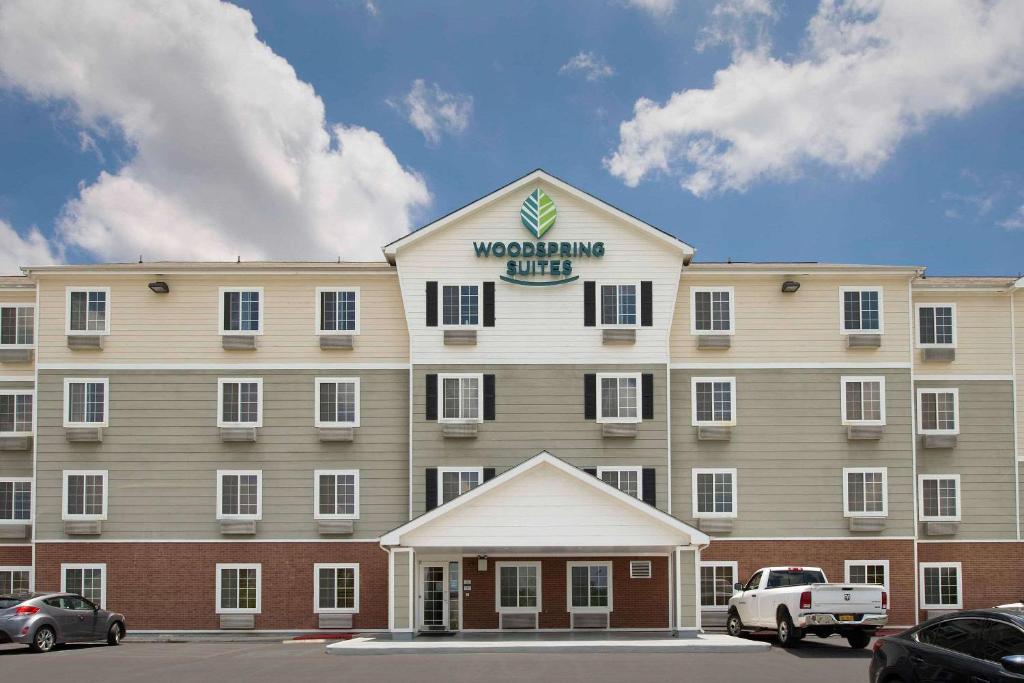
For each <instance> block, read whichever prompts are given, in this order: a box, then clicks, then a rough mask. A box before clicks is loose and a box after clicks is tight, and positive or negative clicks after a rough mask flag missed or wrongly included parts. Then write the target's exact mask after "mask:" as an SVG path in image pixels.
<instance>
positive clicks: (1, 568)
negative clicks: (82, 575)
mask: <svg viewBox="0 0 1024 683" xmlns="http://www.w3.org/2000/svg"><path fill="white" fill-rule="evenodd" d="M0 572H28V590H29V592H30V593H34V592H35V590H36V573H35V571H34V570H33V569H32V567H28V566H20V565H7V564H5V565H0ZM63 575H64V572H61V576H63Z"/></svg>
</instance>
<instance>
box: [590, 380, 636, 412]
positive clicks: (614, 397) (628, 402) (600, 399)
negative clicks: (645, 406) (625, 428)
mask: <svg viewBox="0 0 1024 683" xmlns="http://www.w3.org/2000/svg"><path fill="white" fill-rule="evenodd" d="M640 391H641V381H640V373H633V374H629V375H606V374H601V373H599V374H598V375H597V421H598V422H640V416H641V413H640Z"/></svg>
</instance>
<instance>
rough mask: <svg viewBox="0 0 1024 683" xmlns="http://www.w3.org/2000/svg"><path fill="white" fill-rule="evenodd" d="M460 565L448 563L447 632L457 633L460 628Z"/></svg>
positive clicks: (457, 562)
mask: <svg viewBox="0 0 1024 683" xmlns="http://www.w3.org/2000/svg"><path fill="white" fill-rule="evenodd" d="M460 564H461V562H459V561H455V562H449V563H448V630H450V631H458V630H459V628H460V626H461V624H460V623H459V611H460V610H459V605H460V604H461V602H462V601H461V600H460V596H461V595H462V576H461V573H460V572H459V565H460Z"/></svg>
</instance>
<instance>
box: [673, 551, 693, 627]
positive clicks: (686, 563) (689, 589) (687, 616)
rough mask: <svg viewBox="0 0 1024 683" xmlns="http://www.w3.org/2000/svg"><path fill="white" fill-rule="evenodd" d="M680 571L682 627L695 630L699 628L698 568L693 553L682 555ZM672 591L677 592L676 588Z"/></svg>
mask: <svg viewBox="0 0 1024 683" xmlns="http://www.w3.org/2000/svg"><path fill="white" fill-rule="evenodd" d="M679 569H680V573H681V574H682V581H681V584H682V593H681V597H682V605H681V607H680V609H679V612H680V615H681V616H682V621H681V625H682V627H683V628H694V627H696V626H697V567H696V562H695V559H694V553H693V552H684V553H682V554H681V555H680V563H679ZM672 590H673V591H674V590H675V586H673V588H672Z"/></svg>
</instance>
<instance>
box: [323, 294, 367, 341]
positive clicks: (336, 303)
mask: <svg viewBox="0 0 1024 683" xmlns="http://www.w3.org/2000/svg"><path fill="white" fill-rule="evenodd" d="M316 307H317V318H316V333H317V334H359V288H358V287H345V288H333V287H317V289H316Z"/></svg>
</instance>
